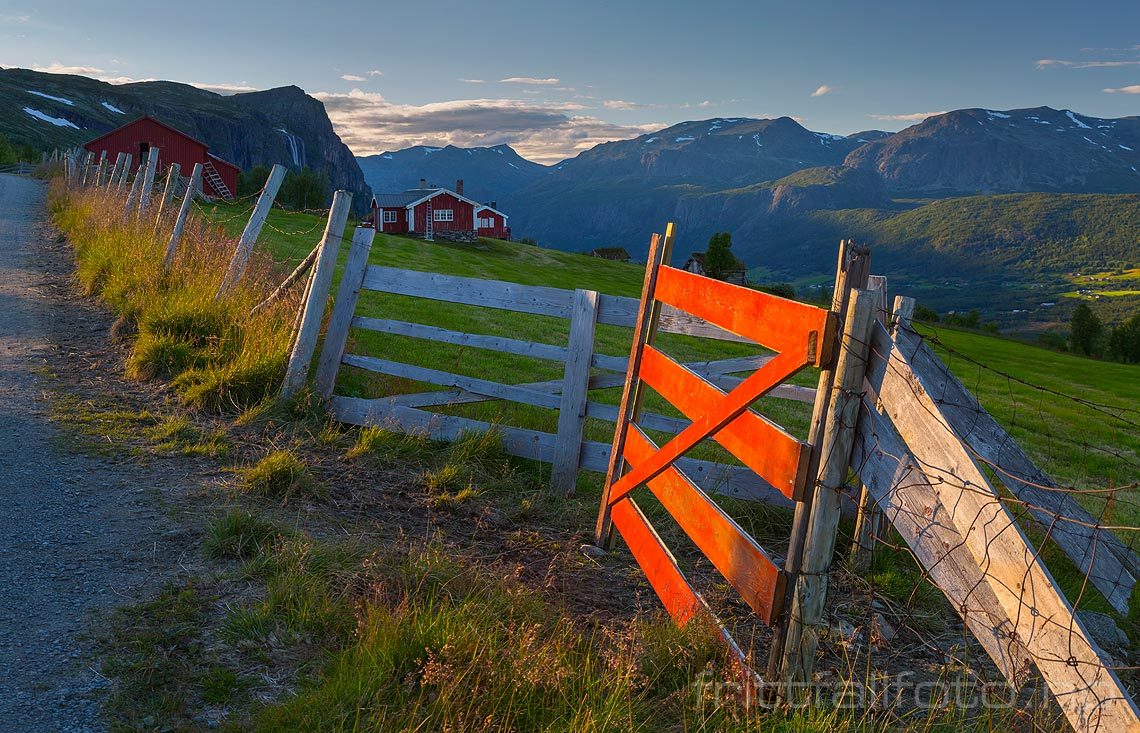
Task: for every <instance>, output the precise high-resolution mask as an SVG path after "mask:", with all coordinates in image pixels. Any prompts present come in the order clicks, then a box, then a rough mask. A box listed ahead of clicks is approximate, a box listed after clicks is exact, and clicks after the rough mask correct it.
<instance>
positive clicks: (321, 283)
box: [281, 190, 352, 399]
mask: <svg viewBox="0 0 1140 733" xmlns="http://www.w3.org/2000/svg"><path fill="white" fill-rule="evenodd" d="M351 211H352V194H351V193H349V192H348V191H343V190H342V191H337V192H336V193H334V194H333V200H332V207H331V208H330V209H329V216H328V219H327V220H326V221H325V231H324V234H322V235H321V242H320V245H318V246H319V247H320V254H318V255H317V262H316V267H315V268H314V270H313V276H312V279H311V281H310V282H311V285H310V286H309V292H308V294H307V295H306V297H305V300H304V302H303V303H302V304H301V323H300V326H299V327H298V328H297V337H296V339H294V341H293V348H292V350H291V351H290V353H289V363H288V364H287V365H286V367H285V378H284V380H283V381H282V383H281V396H282V397H284V398H285V399H289V398H290V397H292V396H293V395H295V394H297V391H298V390H299V389H300V388H301V385H303V384H304V383H305V379H306V378H307V377H308V376H309V366H310V365H311V364H312V363H313V353H314V352H315V351H316V349H317V336H318V335H319V332H320V330H321V321H322V320H324V317H325V304H326V301H328V296H329V288H331V287H332V279H333V270H334V269H335V268H336V260H337V255H338V254H339V253H340V240H341V237H342V236H343V235H344V228H345V226H346V225H347V224H348V215H349V214H350V213H351Z"/></svg>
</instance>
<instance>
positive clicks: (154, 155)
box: [138, 148, 159, 217]
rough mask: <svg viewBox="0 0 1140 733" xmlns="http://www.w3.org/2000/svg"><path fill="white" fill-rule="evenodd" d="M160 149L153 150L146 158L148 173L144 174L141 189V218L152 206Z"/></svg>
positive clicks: (139, 212)
mask: <svg viewBox="0 0 1140 733" xmlns="http://www.w3.org/2000/svg"><path fill="white" fill-rule="evenodd" d="M158 156H159V152H158V148H151V149H150V151H149V152H148V153H147V156H146V173H144V174H143V182H142V188H140V189H139V202H138V207H139V210H138V215H139V216H140V217H141V216H142V215H143V214H144V213H146V210H147V207H148V206H150V197H151V195H152V194H153V193H154V174H155V172H156V171H157V170H158Z"/></svg>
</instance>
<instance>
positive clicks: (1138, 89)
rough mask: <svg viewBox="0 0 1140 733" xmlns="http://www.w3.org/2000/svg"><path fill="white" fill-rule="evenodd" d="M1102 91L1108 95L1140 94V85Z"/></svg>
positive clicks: (1109, 88) (1108, 88)
mask: <svg viewBox="0 0 1140 733" xmlns="http://www.w3.org/2000/svg"><path fill="white" fill-rule="evenodd" d="M1101 91H1102V92H1105V93H1106V94H1140V84H1129V85H1128V86H1126V87H1106V88H1104V89H1101Z"/></svg>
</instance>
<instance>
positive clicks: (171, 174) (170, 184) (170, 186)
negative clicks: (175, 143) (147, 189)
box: [154, 163, 182, 234]
mask: <svg viewBox="0 0 1140 733" xmlns="http://www.w3.org/2000/svg"><path fill="white" fill-rule="evenodd" d="M181 175H182V165H181V164H179V163H171V164H170V167H169V168H167V169H166V185H165V186H163V188H162V198H161V199H159V200H158V213H157V214H155V217H154V233H155V234H158V227H159V225H160V224H162V212H163V211H164V210H165V209H166V207H167V206H169V205H170V200H171V199H173V198H174V189H175V186H176V185H177V184H178V178H179V176H181Z"/></svg>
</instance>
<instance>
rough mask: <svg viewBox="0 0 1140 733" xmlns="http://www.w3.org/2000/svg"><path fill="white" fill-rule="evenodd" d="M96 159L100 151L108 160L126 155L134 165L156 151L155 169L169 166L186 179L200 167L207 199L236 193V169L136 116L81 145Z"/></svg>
mask: <svg viewBox="0 0 1140 733" xmlns="http://www.w3.org/2000/svg"><path fill="white" fill-rule="evenodd" d="M83 147H84V148H85V149H87V150H88V151H89V152H92V153H94V154H95V157H96V158H98V157H99V155H100V154H101V153H102V151H104V150H105V151H107V157H108V158H110V159H111V160H112V161H113V160H114V159H115V158H116V157H118V155H119V153H130V154H131V156H132V161H133V162H132V165H136V166H137V165H138V164H139V163H141V162H142V160H143V157H144V156H145V155H146V153H147V152H148V151H149V150H150V149H151V148H152V147H154V148H158V149H159V153H158V156H159V160H158V169H159V170H163V169H164V168H165V167H166V166H169V165H170V164H171V163H178V164H179V165H181V166H182V175H184V176H189V175H190V171H191V170H193V168H194V164H195V163H201V164H202V192H203V193H205V194H206V195H207V196H214V197H216V198H222V199H231V198H233V196H234V194H235V193H236V192H237V183H238V167H237V166H236V165H234V164H233V163H230V162H228V161H225V160H222V159H221V158H219V157H218V156H216V155H212V154H211V153H210V149H209V147H208V146H207V145H206V143H204V142H201V141H200V140H195V139H194V138H192V137H190V136H189V135H187V134H186V133H184V132H182V131H180V130H176V129H175V128H173V127H171V126H170V125H168V124H166V123H165V122H159V121H158V120H156V119H154V118H153V117H140V118H138V119H137V120H135V121H133V122H128V123H127V124H125V125H123V126H122V127H117V128H115V129H114V130H111V131H110V132H108V133H106V134H104V135H100V136H99V137H97V138H95V139H94V140H92V141H91V142H89V143H87V144H86V145H84V146H83Z"/></svg>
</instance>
